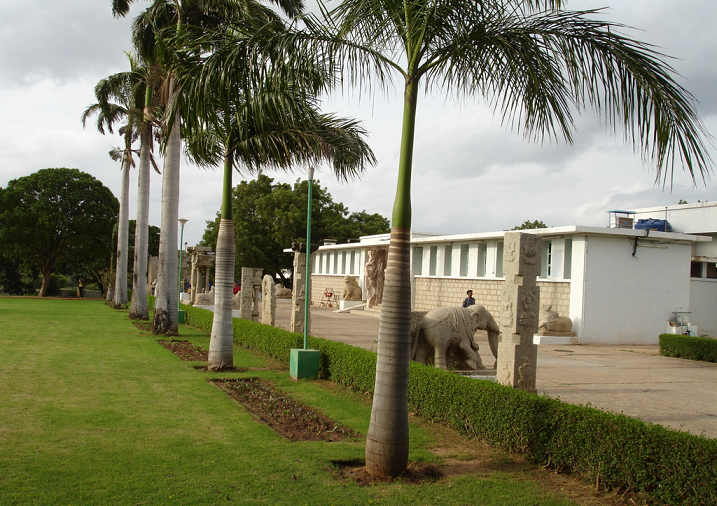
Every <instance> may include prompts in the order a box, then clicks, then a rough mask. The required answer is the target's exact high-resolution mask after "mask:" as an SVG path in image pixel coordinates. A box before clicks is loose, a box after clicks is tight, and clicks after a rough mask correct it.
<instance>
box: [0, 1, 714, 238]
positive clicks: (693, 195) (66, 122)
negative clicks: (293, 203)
mask: <svg viewBox="0 0 717 506" xmlns="http://www.w3.org/2000/svg"><path fill="white" fill-rule="evenodd" d="M610 2H612V3H613V5H610ZM147 5H148V2H143V1H139V2H137V3H136V4H135V7H134V8H133V12H132V13H131V14H130V16H129V18H128V19H121V20H118V19H115V18H113V17H112V14H111V9H110V6H111V2H110V1H109V0H105V1H102V0H65V1H64V2H56V1H54V0H33V1H32V2H30V3H25V2H15V1H12V0H0V104H2V105H1V106H0V186H2V187H4V186H6V185H7V183H8V181H10V180H12V179H15V178H18V177H22V176H26V175H29V174H31V173H33V172H36V171H37V170H39V169H43V168H47V167H73V168H78V169H80V170H82V171H85V172H88V173H90V174H92V175H94V176H95V177H96V178H98V179H100V180H101V181H102V182H103V183H104V184H105V185H106V186H108V187H109V188H110V189H111V190H112V191H113V192H114V193H115V195H118V194H119V186H120V170H119V164H118V163H117V162H113V161H112V160H110V158H109V156H108V154H107V153H108V151H109V150H110V149H111V148H112V147H114V146H119V145H120V144H121V139H120V137H119V136H118V135H106V136H102V135H101V134H99V133H98V132H97V131H96V130H95V129H94V125H89V124H88V126H87V128H86V129H83V128H82V124H81V122H80V115H81V113H82V112H83V110H84V109H85V108H86V107H87V106H88V105H90V104H91V103H93V102H94V95H93V88H94V85H95V84H96V83H97V81H99V80H100V79H102V78H104V77H106V76H108V75H110V74H112V73H115V72H119V71H123V70H126V69H127V59H126V56H125V54H124V51H128V50H130V49H131V47H130V43H129V39H130V35H129V34H130V24H131V18H132V17H133V15H135V14H136V13H137V12H139V10H140V9H144V8H146V6H147ZM568 7H569V8H571V9H575V10H578V9H587V8H595V7H608V10H607V11H606V13H605V16H607V17H608V19H610V20H611V21H615V22H620V23H623V24H627V25H630V26H632V27H636V28H637V29H636V30H631V31H630V32H629V34H630V35H631V36H633V37H635V38H638V39H640V40H643V41H646V42H649V43H652V44H654V45H656V46H658V47H659V48H661V50H662V51H663V52H664V53H666V54H669V55H670V56H672V57H674V58H675V59H674V60H671V64H672V66H673V67H674V68H675V69H676V70H677V71H678V72H679V73H680V74H681V77H679V78H678V82H679V83H680V84H681V85H683V86H684V87H685V88H687V89H688V90H689V91H690V92H691V93H692V94H693V95H694V96H695V97H696V98H697V100H698V101H699V104H698V105H697V109H698V112H699V114H700V116H701V117H702V120H703V121H704V123H705V125H706V127H707V129H708V131H709V132H710V133H711V134H712V135H717V93H715V90H717V64H715V54H717V31H715V29H714V26H715V22H717V2H715V1H714V0H694V1H692V2H689V3H685V2H683V1H680V0H630V1H626V0H604V2H603V1H601V0H572V1H570V2H568ZM400 102H401V97H400V94H399V92H391V93H389V94H387V95H377V96H367V95H366V94H365V93H363V94H359V93H357V92H353V93H345V94H338V95H336V96H333V97H329V98H328V99H327V100H326V102H325V104H324V109H325V110H326V111H334V112H338V113H340V114H341V115H345V116H353V117H356V118H359V119H361V120H362V121H363V122H364V126H365V127H366V129H367V130H368V131H369V133H370V136H369V143H370V145H371V147H372V148H373V150H374V152H375V154H376V157H377V159H378V164H377V166H376V167H374V168H372V169H370V170H369V171H368V172H367V173H366V174H364V176H363V177H362V178H361V179H360V180H358V181H354V182H351V183H348V184H341V183H339V182H338V181H337V180H336V179H335V178H334V177H333V176H332V175H331V174H330V173H329V172H328V171H327V170H326V169H323V170H321V169H318V170H319V172H318V174H317V179H318V180H319V182H320V183H321V185H322V186H326V187H328V189H329V191H330V193H331V194H332V195H333V197H334V200H336V201H339V202H343V203H344V204H346V205H347V206H348V208H349V209H350V210H351V211H361V210H366V211H367V212H369V213H374V212H378V213H381V214H383V215H384V216H386V217H390V214H391V208H392V205H393V195H394V192H395V184H396V173H397V170H396V168H397V164H398V146H399V136H400V122H401V108H400ZM576 126H577V131H576V134H575V142H574V144H573V145H566V144H565V143H564V142H562V141H561V142H560V143H557V144H556V143H554V142H553V143H552V144H551V143H547V144H544V145H539V144H531V143H529V142H528V141H526V140H524V139H523V137H522V136H521V134H520V133H516V132H514V131H511V130H509V129H507V128H505V127H503V126H502V125H501V122H500V118H498V117H494V116H493V114H492V112H491V111H490V109H488V108H486V107H485V105H484V104H482V103H481V101H480V100H476V101H474V102H469V103H462V104H458V103H455V102H454V101H452V100H450V99H448V100H447V99H446V98H445V97H444V96H443V95H441V94H440V93H437V92H436V93H434V94H432V95H430V96H426V97H424V96H421V97H420V98H419V102H418V129H417V132H416V143H415V146H416V148H415V155H414V173H413V174H414V175H413V230H415V231H420V232H437V233H470V232H487V231H495V230H503V229H508V228H512V227H513V226H515V225H518V224H520V223H522V222H523V221H525V220H534V219H538V220H542V221H544V222H545V223H546V224H548V225H550V226H560V225H570V224H578V225H596V226H602V225H606V224H607V211H608V210H610V209H631V208H640V207H648V206H663V205H671V204H676V203H677V202H678V201H679V200H680V199H683V200H686V201H688V202H696V201H697V200H702V201H705V200H717V187H716V186H715V184H716V183H717V176H715V175H714V174H713V175H712V177H711V179H710V180H708V181H707V184H706V185H705V184H703V183H702V182H701V181H700V182H698V185H697V186H694V185H693V183H692V180H691V178H690V177H689V176H688V175H687V174H686V173H685V172H683V171H682V169H681V168H678V169H677V170H676V171H675V175H674V182H673V188H672V190H670V188H669V186H668V188H666V189H663V188H662V187H661V186H655V185H654V180H655V172H654V170H653V169H652V167H649V166H645V165H643V163H642V161H641V158H640V156H639V155H635V154H634V153H633V151H632V148H631V147H630V146H629V145H626V144H625V143H624V142H623V137H622V133H621V132H618V133H617V134H612V133H611V132H610V131H608V130H607V129H606V128H605V126H604V125H601V124H600V122H599V120H598V118H596V117H595V116H594V115H593V114H592V113H586V114H584V115H583V116H580V117H577V118H576ZM711 156H712V158H713V160H717V151H716V150H715V149H714V148H711ZM269 175H271V176H272V177H275V178H276V179H279V180H281V181H284V182H293V181H295V180H296V179H297V178H299V177H305V176H304V174H302V172H297V173H294V174H269ZM238 180H239V177H236V178H235V181H238ZM131 184H132V187H131V188H132V190H131V204H130V206H131V207H130V210H131V211H130V217H131V218H132V219H134V217H135V195H136V173H133V174H132V182H131ZM220 190H221V173H220V171H219V170H215V171H211V170H203V169H199V168H197V167H194V166H191V165H188V164H184V165H183V166H182V176H181V190H180V202H181V203H180V216H181V217H184V218H187V219H189V222H188V223H187V225H186V228H185V241H187V242H189V244H195V243H196V242H198V241H199V240H200V239H201V236H202V233H203V231H204V228H205V222H206V220H210V219H213V218H214V216H215V214H216V212H217V211H218V209H219V205H220V198H221V197H220ZM160 198H161V178H160V177H159V176H157V175H154V176H153V179H152V204H151V206H152V210H151V215H150V223H152V224H153V225H159V223H160V216H159V207H160Z"/></svg>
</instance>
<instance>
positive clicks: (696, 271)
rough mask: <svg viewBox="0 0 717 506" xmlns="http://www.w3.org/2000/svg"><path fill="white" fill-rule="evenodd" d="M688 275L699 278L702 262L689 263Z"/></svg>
mask: <svg viewBox="0 0 717 506" xmlns="http://www.w3.org/2000/svg"><path fill="white" fill-rule="evenodd" d="M690 277H691V278H701V277H702V262H692V263H690Z"/></svg>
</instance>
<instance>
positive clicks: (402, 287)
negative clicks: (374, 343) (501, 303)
mask: <svg viewBox="0 0 717 506" xmlns="http://www.w3.org/2000/svg"><path fill="white" fill-rule="evenodd" d="M417 90H418V79H414V80H412V81H409V83H408V84H407V85H406V91H405V95H404V109H403V130H402V135H401V153H400V159H399V164H398V183H397V185H396V200H395V202H394V205H393V215H392V226H391V242H390V243H389V247H388V258H387V263H386V283H385V285H384V294H383V302H382V305H381V317H380V320H379V329H378V357H377V361H376V384H375V387H374V393H373V406H372V408H371V422H370V424H369V429H368V435H367V437H366V470H367V471H368V472H369V473H370V474H372V475H374V476H397V475H399V474H401V473H402V472H404V471H405V470H406V467H407V465H408V366H409V363H410V359H409V352H410V348H411V169H412V166H413V141H414V134H415V127H416V92H417Z"/></svg>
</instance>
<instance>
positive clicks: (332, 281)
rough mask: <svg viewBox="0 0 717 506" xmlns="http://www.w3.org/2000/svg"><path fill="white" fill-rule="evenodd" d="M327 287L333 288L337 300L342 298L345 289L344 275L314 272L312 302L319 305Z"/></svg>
mask: <svg viewBox="0 0 717 506" xmlns="http://www.w3.org/2000/svg"><path fill="white" fill-rule="evenodd" d="M327 288H333V289H334V294H335V295H336V300H341V293H342V292H343V291H344V276H333V275H327V274H312V275H311V304H314V305H315V306H316V305H319V304H320V303H321V299H322V298H323V296H324V292H325V291H326V289H327Z"/></svg>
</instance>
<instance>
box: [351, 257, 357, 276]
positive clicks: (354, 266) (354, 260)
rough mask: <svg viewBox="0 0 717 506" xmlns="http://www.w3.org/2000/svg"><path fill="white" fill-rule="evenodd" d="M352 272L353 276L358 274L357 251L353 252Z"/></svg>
mask: <svg viewBox="0 0 717 506" xmlns="http://www.w3.org/2000/svg"><path fill="white" fill-rule="evenodd" d="M350 272H351V274H355V273H356V252H355V251H352V252H351V271H350Z"/></svg>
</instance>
